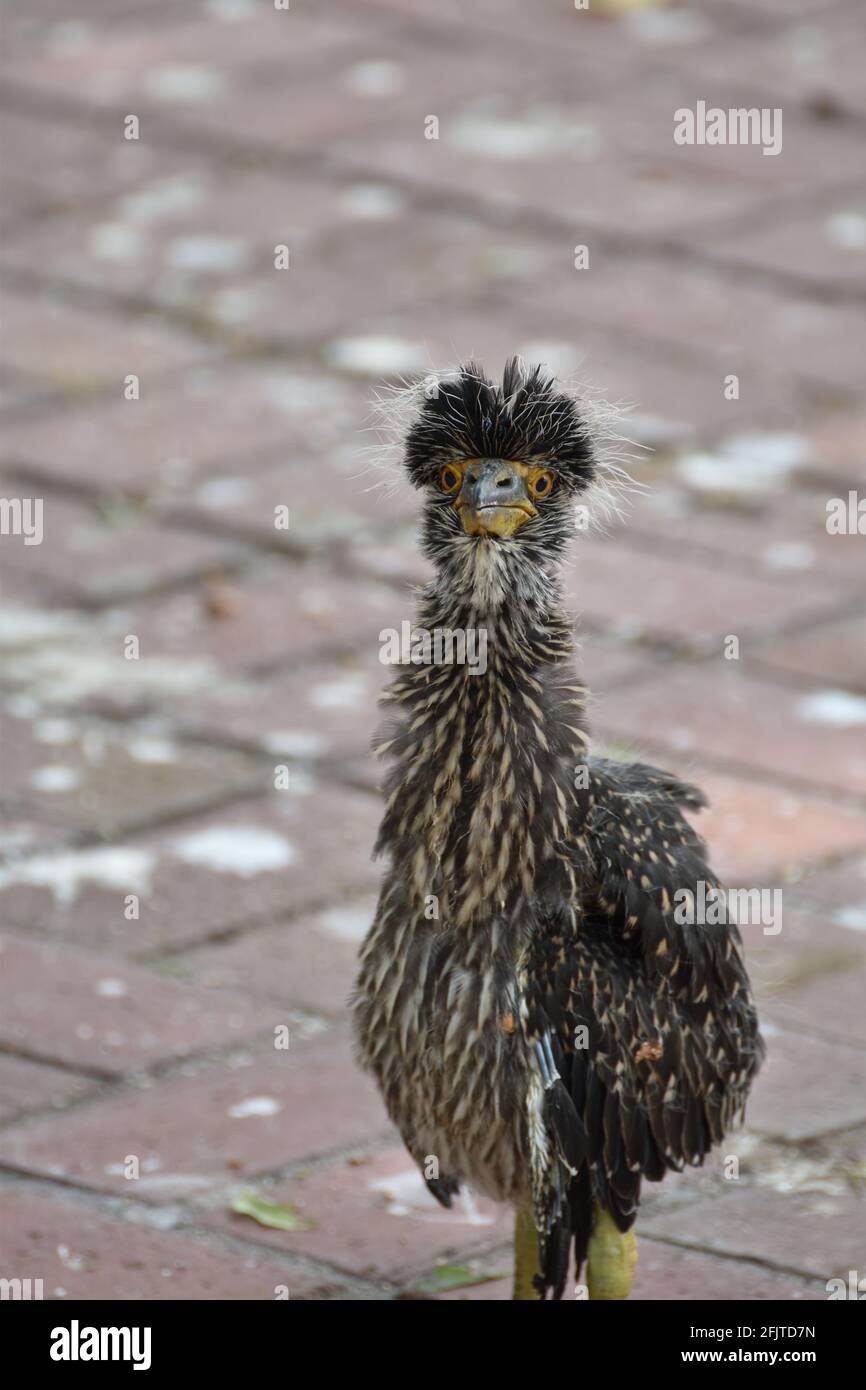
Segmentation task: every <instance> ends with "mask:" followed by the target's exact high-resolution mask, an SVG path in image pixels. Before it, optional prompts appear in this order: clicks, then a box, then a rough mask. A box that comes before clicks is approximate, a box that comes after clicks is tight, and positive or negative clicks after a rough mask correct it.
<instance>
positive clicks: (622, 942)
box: [351, 357, 763, 1301]
mask: <svg viewBox="0 0 866 1390" xmlns="http://www.w3.org/2000/svg"><path fill="white" fill-rule="evenodd" d="M401 409H402V415H400V416H399V418H400V419H401V420H403V421H404V422H405V423H404V424H403V425H402V427H401V429H400V431H399V432H398V439H397V445H398V450H399V453H400V457H401V464H402V466H403V467H404V468H405V471H406V473H407V475H408V478H409V481H410V482H411V484H412V485H413V486H414V488H416V489H417V490H418V491H419V493H420V494H421V498H422V504H421V505H422V511H421V529H420V544H421V548H422V550H423V552H424V554H425V555H426V557H427V559H428V560H429V561H430V562H431V564H432V578H431V579H430V581H429V582H428V583H427V584H426V585H425V586H424V587H423V588H422V589H421V590H420V591H419V594H418V604H417V619H416V623H415V628H414V629H413V631H418V632H419V633H422V634H424V637H425V640H422V641H420V642H419V643H418V644H417V646H416V645H415V644H413V646H412V649H411V652H409V653H408V654H406V653H404V656H406V659H405V660H403V662H402V663H401V664H399V665H398V667H397V670H396V671H395V674H394V678H393V680H392V681H391V683H390V684H389V685H388V686H387V687H386V689H385V691H384V693H383V696H382V706H383V709H384V712H385V722H384V724H383V726H382V728H381V729H380V730H379V732H378V733H377V735H376V736H375V739H374V748H375V751H376V752H377V753H378V754H379V755H380V756H381V757H382V758H383V759H384V760H385V762H386V764H387V765H388V770H387V775H386V777H385V780H384V787H383V792H384V798H385V806H384V813H383V816H382V820H381V825H380V828H379V833H378V837H377V840H376V844H375V853H376V854H378V855H380V856H382V857H383V859H384V861H385V871H384V875H383V880H382V885H381V891H380V895H379V900H378V906H377V909H376V914H375V918H374V920H373V923H372V925H371V927H370V929H369V931H368V933H367V935H366V937H365V939H364V941H363V943H362V945H361V948H360V952H359V963H358V974H357V980H356V984H355V988H354V991H353V995H352V1003H351V1007H352V1022H353V1031H354V1036H355V1046H356V1055H357V1059H358V1062H359V1064H360V1066H361V1067H362V1068H363V1069H365V1070H366V1071H368V1072H369V1073H370V1074H371V1075H372V1076H373V1078H374V1079H375V1081H376V1083H377V1084H378V1087H379V1090H380V1092H381V1095H382V1098H383V1100H384V1103H385V1107H386V1109H387V1111H388V1114H389V1116H390V1118H391V1121H392V1122H393V1123H394V1125H395V1126H396V1128H397V1129H398V1131H399V1133H400V1135H401V1137H402V1140H403V1142H404V1144H405V1146H406V1148H407V1149H408V1151H409V1153H410V1155H411V1156H412V1158H413V1160H414V1161H415V1163H416V1164H417V1166H418V1168H419V1169H420V1171H421V1174H422V1175H423V1177H424V1180H425V1181H426V1183H427V1186H428V1188H429V1190H430V1192H431V1193H432V1195H433V1196H434V1197H435V1198H436V1200H437V1201H438V1202H439V1203H441V1204H442V1205H443V1206H445V1207H449V1206H450V1205H451V1203H452V1199H453V1198H454V1196H455V1194H457V1193H458V1192H459V1191H460V1189H461V1187H462V1186H463V1185H466V1186H468V1187H469V1188H470V1189H472V1190H473V1191H478V1192H481V1193H485V1194H487V1195H488V1196H490V1197H491V1198H493V1199H494V1200H495V1201H497V1202H502V1203H507V1204H509V1205H511V1206H512V1207H513V1208H514V1210H515V1237H514V1241H515V1245H514V1286H513V1297H514V1299H517V1300H519V1301H545V1300H550V1301H553V1300H557V1299H561V1298H562V1297H563V1296H564V1293H565V1289H566V1285H567V1284H568V1281H569V1271H570V1270H573V1278H574V1280H575V1284H574V1289H575V1297H580V1298H588V1299H589V1300H594V1299H624V1298H627V1297H628V1296H629V1292H630V1289H631V1284H632V1278H633V1274H634V1267H635V1262H636V1257H637V1245H636V1239H635V1232H634V1225H635V1220H636V1217H637V1213H638V1207H639V1202H640V1196H641V1189H642V1186H643V1184H644V1183H645V1182H651V1183H654V1182H659V1181H660V1180H662V1179H663V1178H664V1177H665V1176H666V1174H667V1173H668V1172H671V1171H673V1172H677V1171H682V1170H683V1169H684V1168H685V1167H686V1166H689V1165H700V1164H701V1163H703V1161H704V1159H705V1157H706V1156H707V1154H708V1153H709V1152H710V1151H711V1149H712V1147H713V1146H714V1145H716V1144H718V1143H719V1142H720V1141H721V1140H722V1138H723V1136H724V1135H725V1134H726V1133H727V1132H728V1130H729V1129H730V1128H731V1127H732V1126H733V1125H734V1124H735V1123H736V1122H738V1121H739V1120H740V1119H741V1118H742V1116H743V1114H744V1107H745V1102H746V1097H747V1095H748V1093H749V1089H750V1086H751V1082H752V1080H753V1078H754V1076H755V1074H756V1072H757V1070H758V1068H759V1066H760V1063H761V1059H762V1056H763V1043H762V1040H761V1037H760V1032H759V1027H758V1021H757V1016H756V1010H755V1006H754V1003H753V1000H752V996H751V992H750V986H749V980H748V976H747V973H746V969H745V966H744V962H743V955H742V945H741V940H740V936H739V933H738V930H737V926H736V924H735V923H734V922H730V921H728V920H727V915H728V914H726V913H725V912H724V910H722V907H723V904H724V889H723V887H722V885H721V883H720V882H719V880H718V879H717V877H716V876H715V874H714V873H713V872H712V870H711V869H710V867H709V865H708V862H707V851H706V847H705V845H704V842H703V840H702V839H701V837H700V836H699V834H698V833H697V831H696V830H695V829H694V827H693V825H692V823H691V822H690V820H689V819H688V818H687V816H686V814H685V813H686V812H696V811H698V810H700V809H701V808H702V807H703V806H704V805H705V800H704V797H703V795H702V793H701V792H700V791H699V790H698V789H697V788H695V787H693V786H691V785H689V784H688V783H686V782H684V781H682V780H680V778H679V777H677V776H674V775H672V774H669V773H667V772H664V771H661V770H659V769H657V768H654V767H651V766H648V765H645V764H643V763H640V762H634V763H626V762H621V761H619V760H617V759H616V758H612V757H609V756H608V757H605V756H604V755H603V753H600V752H597V751H596V750H595V749H594V746H593V744H592V741H591V737H590V732H589V727H588V720H587V700H588V691H587V688H586V686H585V684H584V683H583V681H582V679H580V678H579V677H578V673H577V666H576V655H575V651H576V649H575V638H574V631H573V623H572V620H571V619H570V617H569V616H568V614H567V612H566V610H565V608H564V606H563V599H562V565H563V563H564V562H565V560H566V557H567V553H568V551H569V547H570V544H571V542H572V541H573V540H574V539H575V537H576V535H577V534H578V533H579V532H580V530H581V529H585V528H582V527H581V525H580V524H576V516H577V515H578V514H580V515H582V512H581V510H580V509H581V508H583V509H585V508H586V506H587V502H586V501H584V500H583V499H590V498H592V497H593V495H594V494H597V495H598V496H599V497H600V498H601V499H602V500H603V501H604V499H605V498H607V499H608V501H609V499H610V496H611V482H612V481H616V478H615V475H617V474H621V472H622V470H621V469H618V468H617V466H616V465H612V464H611V463H610V459H609V449H606V447H605V438H606V436H605V435H604V432H603V429H602V425H601V424H600V423H599V421H600V419H601V417H600V415H599V412H598V411H597V410H596V409H595V408H594V406H593V403H592V400H591V398H590V399H589V400H587V398H586V393H585V392H584V391H582V390H581V389H580V388H578V389H575V388H574V387H573V386H571V385H570V384H567V383H562V382H560V381H559V380H557V379H556V378H555V377H554V376H553V374H552V373H551V372H550V371H549V370H548V368H547V367H546V366H545V365H544V364H529V363H526V362H524V361H523V360H522V359H521V358H519V357H515V358H512V359H510V360H509V361H508V362H507V363H506V365H505V369H504V372H503V375H502V379H501V382H499V383H497V382H494V381H493V380H491V379H490V378H488V377H487V376H486V375H485V373H484V370H483V369H482V367H481V366H479V365H478V364H477V363H475V362H471V361H469V362H465V363H463V364H462V365H461V366H459V367H457V368H454V369H450V370H447V371H443V372H441V373H438V374H437V375H436V376H435V378H433V379H427V380H425V381H424V382H422V383H420V384H418V385H416V386H410V387H407V388H404V391H403V397H402V403H401ZM607 437H608V438H609V436H607ZM443 634H444V636H443ZM449 634H450V636H451V638H452V640H451V641H450V643H449V641H448V640H446V639H447V638H448V635H449ZM455 634H458V635H459V634H463V635H464V640H463V642H462V643H461V642H459V641H456V640H454V639H455ZM467 634H469V635H471V634H475V635H476V636H477V637H478V636H479V635H480V634H483V635H484V642H483V643H481V642H480V641H477V642H476V644H475V655H476V657H478V656H479V653H480V652H481V648H482V646H483V647H484V660H483V661H482V660H480V659H476V660H475V661H474V662H472V661H470V660H468V659H467V653H468V652H469V651H470V644H469V643H468V642H467V640H466V635H467ZM437 635H438V636H440V637H442V640H441V641H440V642H439V644H438V646H437V643H436V642H435V641H434V640H432V638H435V637H436V636H437ZM699 901H702V902H704V903H706V902H708V901H713V902H715V903H716V904H717V908H718V910H717V911H715V912H710V911H705V912H704V913H703V914H701V913H700V912H699V911H698V910H697V907H698V903H699ZM720 905H721V906H720ZM702 915H703V916H704V917H705V918H706V921H702V920H700V918H701V916H702ZM584 1267H585V1279H584V1278H583V1274H584Z"/></svg>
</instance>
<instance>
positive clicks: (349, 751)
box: [178, 610, 408, 764]
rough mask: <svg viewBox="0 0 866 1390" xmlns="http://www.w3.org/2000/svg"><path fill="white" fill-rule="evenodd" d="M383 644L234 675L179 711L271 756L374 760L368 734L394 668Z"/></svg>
mask: <svg viewBox="0 0 866 1390" xmlns="http://www.w3.org/2000/svg"><path fill="white" fill-rule="evenodd" d="M407 611H408V610H407ZM380 651H381V647H380V645H379V643H378V642H376V643H375V644H373V643H369V642H368V643H367V644H366V645H365V647H364V648H363V649H361V650H360V651H357V652H347V653H345V654H344V655H341V656H339V657H334V658H332V659H331V660H328V661H322V660H320V661H314V662H313V663H311V664H310V665H308V666H304V667H302V668H301V669H300V670H297V669H292V670H287V671H279V672H275V673H274V674H273V675H271V676H269V677H268V678H267V679H262V680H256V681H248V682H243V681H239V682H235V683H233V684H231V685H229V686H228V687H227V688H225V689H222V690H215V691H214V692H213V693H212V694H210V695H208V694H207V693H203V694H202V695H199V696H196V698H195V699H193V700H189V701H186V702H184V704H183V705H182V706H181V708H180V709H179V711H178V715H179V718H180V720H181V721H182V723H183V726H184V728H186V729H191V730H194V731H196V732H197V733H199V734H203V735H204V736H205V737H211V738H214V739H231V740H233V741H235V740H237V741H239V742H241V743H243V744H247V745H251V746H254V747H256V748H259V749H262V750H263V751H265V752H268V753H271V754H273V755H274V756H277V755H282V756H283V757H291V758H293V759H301V760H307V759H309V760H312V761H320V760H322V761H325V762H335V763H338V764H339V762H341V761H342V760H344V759H346V758H349V757H356V758H357V757H360V758H365V759H366V758H369V760H370V761H371V762H373V761H375V760H374V759H373V755H372V753H370V752H369V748H370V741H371V739H372V736H373V733H374V731H375V730H376V728H378V726H379V724H380V723H381V721H382V718H383V714H382V712H381V711H380V710H379V709H378V707H377V701H378V699H379V696H380V694H381V692H382V690H383V689H384V688H385V686H386V685H387V684H388V682H389V681H390V680H391V679H392V678H393V676H394V674H395V672H394V670H393V668H392V667H390V666H386V665H383V664H382V662H381V661H380V660H379V654H380Z"/></svg>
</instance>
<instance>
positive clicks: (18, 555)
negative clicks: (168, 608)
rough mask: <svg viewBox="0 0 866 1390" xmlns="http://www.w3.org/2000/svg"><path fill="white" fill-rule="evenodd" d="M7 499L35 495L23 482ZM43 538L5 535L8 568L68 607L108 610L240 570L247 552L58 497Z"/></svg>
mask: <svg viewBox="0 0 866 1390" xmlns="http://www.w3.org/2000/svg"><path fill="white" fill-rule="evenodd" d="M0 486H2V488H3V496H4V497H29V496H32V495H33V492H34V488H33V487H32V486H30V487H28V486H27V485H26V484H25V483H24V482H23V480H21V479H19V480H18V481H17V483H14V484H13V483H12V482H11V481H8V482H3V483H2V484H0ZM42 500H43V531H44V535H43V540H42V543H41V544H40V545H38V546H34V545H25V543H24V537H20V536H14V537H13V536H10V537H8V538H5V537H4V545H3V563H4V569H9V570H12V569H14V570H21V571H24V572H25V573H36V574H37V575H38V577H39V579H40V580H41V581H43V582H49V583H50V584H51V585H52V587H53V588H54V589H55V591H56V593H57V596H58V597H59V598H62V599H63V600H64V601H65V602H67V603H69V602H74V603H86V604H103V603H106V602H109V601H119V600H122V599H125V598H130V597H134V596H136V595H138V594H141V593H143V592H145V591H147V590H149V589H162V588H165V587H169V586H171V585H173V584H179V583H183V582H184V581H186V580H190V579H196V578H200V577H201V576H202V575H206V574H209V573H213V572H214V571H217V572H218V571H221V570H224V569H231V568H232V567H236V566H237V565H238V564H239V563H240V562H241V560H242V559H243V558H244V556H245V555H246V553H247V552H246V551H245V550H244V548H243V547H242V546H240V545H238V544H233V543H232V542H231V541H228V540H224V539H223V538H221V537H219V536H217V537H212V536H204V535H196V534H195V533H193V532H190V531H183V530H180V529H179V528H174V529H173V530H172V532H171V536H170V544H166V542H167V540H168V539H169V538H168V537H167V536H166V533H165V531H164V530H162V529H160V528H159V527H158V526H157V525H156V524H155V522H154V521H153V520H152V519H151V518H149V517H148V516H147V515H145V514H142V513H141V512H137V511H135V510H133V509H132V508H129V509H126V508H124V507H115V508H113V509H102V510H99V511H96V510H93V509H92V508H90V507H86V506H84V505H82V504H81V503H80V502H76V501H72V500H71V499H70V498H67V497H61V496H58V495H56V494H55V495H53V496H48V497H43V499H42Z"/></svg>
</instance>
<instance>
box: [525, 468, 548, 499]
mask: <svg viewBox="0 0 866 1390" xmlns="http://www.w3.org/2000/svg"><path fill="white" fill-rule="evenodd" d="M529 491H530V492H531V494H532V496H533V497H549V496H550V494H551V492H552V491H553V474H552V473H551V472H550V470H549V469H547V468H545V469H542V471H541V472H540V473H536V474H535V476H534V477H532V478H530V480H529Z"/></svg>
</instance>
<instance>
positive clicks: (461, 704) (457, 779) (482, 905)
mask: <svg viewBox="0 0 866 1390" xmlns="http://www.w3.org/2000/svg"><path fill="white" fill-rule="evenodd" d="M482 578H483V582H482V583H481V584H480V585H478V584H474V585H470V586H468V587H466V588H463V587H462V586H461V585H459V584H457V583H455V582H454V576H453V575H442V576H440V578H439V579H438V580H437V581H435V582H434V583H433V584H431V585H430V586H429V587H428V588H427V589H426V590H425V591H424V592H423V594H422V599H421V603H420V606H419V612H418V619H417V622H416V630H418V629H421V630H423V631H424V632H425V633H426V634H429V640H428V641H427V645H426V649H425V647H424V639H422V641H421V642H420V643H419V644H418V645H417V647H416V654H417V655H419V656H422V657H423V656H424V655H425V651H426V654H427V656H428V658H429V659H428V660H427V661H420V662H419V663H418V664H409V665H404V666H402V667H401V670H400V674H399V675H398V676H397V679H396V680H395V681H394V682H393V684H392V685H391V686H390V687H389V688H388V690H387V691H386V693H385V696H384V704H385V707H386V710H387V711H388V712H389V714H390V715H391V716H392V721H391V725H390V727H386V729H385V730H384V731H383V736H382V739H381V740H380V742H379V751H380V752H382V753H383V754H384V755H385V756H388V757H390V758H393V759H394V760H395V765H394V767H393V768H392V771H391V773H390V775H389V778H388V781H387V783H386V790H387V792H388V802H387V806H386V810H385V816H384V819H383V821H382V826H381V830H380V835H379V841H378V845H377V848H378V849H380V850H387V851H389V852H390V854H391V857H392V861H393V864H394V868H395V870H396V872H397V874H399V875H400V876H401V878H402V880H403V886H404V889H405V891H406V893H407V894H408V896H409V897H410V899H411V900H412V902H413V905H414V906H415V907H416V908H417V909H418V910H419V911H422V912H424V913H425V915H426V916H427V917H428V918H429V919H430V920H431V921H433V922H438V924H439V925H440V926H441V927H442V928H443V929H444V928H448V927H455V926H456V927H459V926H465V925H468V924H471V923H472V922H473V921H476V920H479V919H489V918H490V917H491V916H492V915H495V914H497V913H504V914H508V913H513V912H515V910H516V909H518V908H519V906H520V904H521V903H524V902H526V901H527V900H532V899H535V898H551V897H559V896H562V895H567V896H571V895H572V894H573V892H574V871H573V859H572V855H573V851H572V850H571V849H570V847H569V844H568V842H569V841H571V842H572V843H573V840H574V830H575V825H576V822H577V819H578V817H579V815H580V811H581V806H582V804H583V803H584V802H585V796H586V793H585V790H584V788H585V786H586V776H585V765H586V757H587V735H586V731H585V723H584V702H585V692H584V690H583V688H582V686H580V685H579V683H578V681H577V678H576V675H575V672H574V665H573V655H574V652H573V639H572V632H571V623H570V621H569V619H568V618H567V616H566V614H565V613H564V611H563V610H562V608H561V607H560V602H559V593H558V587H557V585H556V584H555V582H554V581H552V580H551V579H550V578H549V577H548V576H546V575H542V574H540V573H539V574H535V575H534V576H531V577H530V578H528V579H527V578H526V577H525V576H524V582H523V583H522V584H520V585H518V586H513V585H512V586H511V587H510V589H506V590H505V591H503V589H502V587H501V585H499V583H498V580H496V576H492V577H491V576H486V577H482ZM488 580H491V582H488ZM494 581H495V582H494ZM437 631H438V633H439V634H440V636H439V643H438V646H437V642H436V633H437ZM449 632H450V633H451V634H452V638H451V644H450V648H449V645H448V638H447V636H445V635H443V634H447V633H449ZM461 634H462V639H461ZM461 640H462V646H461ZM470 653H472V654H473V657H471V658H470V660H466V659H461V658H462V657H465V655H468V654H470ZM395 720H396V722H394V721H395Z"/></svg>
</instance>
